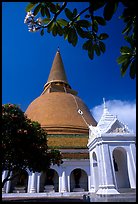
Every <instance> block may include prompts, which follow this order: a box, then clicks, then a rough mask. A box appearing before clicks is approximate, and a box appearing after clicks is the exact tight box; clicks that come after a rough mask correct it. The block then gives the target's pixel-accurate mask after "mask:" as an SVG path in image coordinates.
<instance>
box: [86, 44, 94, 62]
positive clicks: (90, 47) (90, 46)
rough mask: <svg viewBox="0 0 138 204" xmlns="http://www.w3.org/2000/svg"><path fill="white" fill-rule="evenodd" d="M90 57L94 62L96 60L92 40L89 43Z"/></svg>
mask: <svg viewBox="0 0 138 204" xmlns="http://www.w3.org/2000/svg"><path fill="white" fill-rule="evenodd" d="M86 43H87V49H88V56H89V58H90V59H91V60H92V59H93V58H94V49H93V42H92V40H88V41H87V42H86Z"/></svg>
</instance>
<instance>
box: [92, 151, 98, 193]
mask: <svg viewBox="0 0 138 204" xmlns="http://www.w3.org/2000/svg"><path fill="white" fill-rule="evenodd" d="M92 159H93V164H92V165H93V166H92V169H93V174H94V186H95V191H97V190H98V188H99V173H98V162H97V156H96V153H95V152H93V154H92Z"/></svg>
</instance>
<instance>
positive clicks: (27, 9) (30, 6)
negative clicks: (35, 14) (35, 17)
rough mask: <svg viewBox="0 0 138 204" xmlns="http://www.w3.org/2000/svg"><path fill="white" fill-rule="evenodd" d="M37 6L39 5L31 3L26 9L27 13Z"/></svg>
mask: <svg viewBox="0 0 138 204" xmlns="http://www.w3.org/2000/svg"><path fill="white" fill-rule="evenodd" d="M35 4H37V3H29V4H28V5H27V7H26V9H25V10H26V12H29V11H31V10H32V9H33V8H34V7H35Z"/></svg>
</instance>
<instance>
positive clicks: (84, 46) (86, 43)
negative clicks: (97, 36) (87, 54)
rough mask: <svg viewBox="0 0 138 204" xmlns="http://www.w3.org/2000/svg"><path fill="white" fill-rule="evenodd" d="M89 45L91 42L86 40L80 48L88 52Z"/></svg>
mask: <svg viewBox="0 0 138 204" xmlns="http://www.w3.org/2000/svg"><path fill="white" fill-rule="evenodd" d="M91 43H92V41H91V40H87V41H86V42H85V43H84V44H83V46H82V48H83V49H84V50H88V49H89V46H91Z"/></svg>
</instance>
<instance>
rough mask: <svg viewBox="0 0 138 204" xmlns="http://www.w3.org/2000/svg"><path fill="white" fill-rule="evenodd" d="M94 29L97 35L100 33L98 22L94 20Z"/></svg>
mask: <svg viewBox="0 0 138 204" xmlns="http://www.w3.org/2000/svg"><path fill="white" fill-rule="evenodd" d="M92 29H93V31H94V32H96V33H97V32H98V23H97V21H96V20H94V21H93V23H92Z"/></svg>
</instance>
